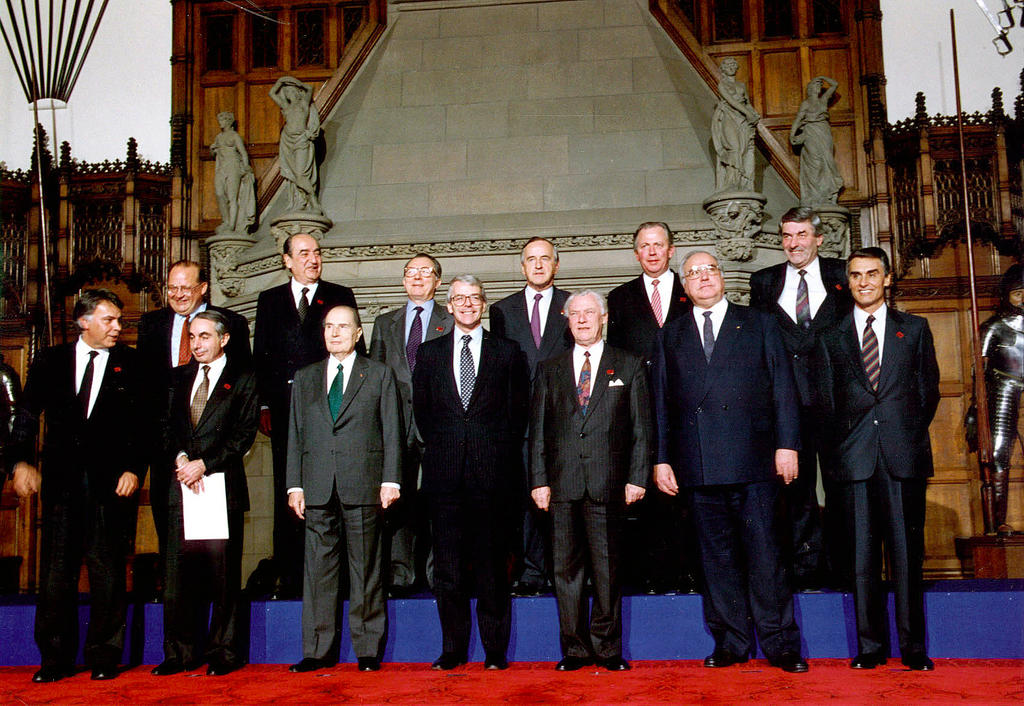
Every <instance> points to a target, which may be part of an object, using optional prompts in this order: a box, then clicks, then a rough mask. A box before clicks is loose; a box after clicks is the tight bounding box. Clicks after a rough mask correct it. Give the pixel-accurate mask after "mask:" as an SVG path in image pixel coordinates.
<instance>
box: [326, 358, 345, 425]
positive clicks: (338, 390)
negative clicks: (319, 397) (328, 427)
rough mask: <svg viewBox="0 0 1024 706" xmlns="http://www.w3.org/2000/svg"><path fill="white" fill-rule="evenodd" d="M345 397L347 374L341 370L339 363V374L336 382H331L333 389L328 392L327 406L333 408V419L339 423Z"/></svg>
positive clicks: (336, 376) (335, 377)
mask: <svg viewBox="0 0 1024 706" xmlns="http://www.w3.org/2000/svg"><path fill="white" fill-rule="evenodd" d="M344 397H345V373H344V371H342V369H341V363H338V374H337V375H335V376H334V381H333V382H331V389H330V390H328V391H327V406H328V407H330V408H331V419H334V420H335V421H337V419H338V414H339V413H340V412H341V401H342V399H344Z"/></svg>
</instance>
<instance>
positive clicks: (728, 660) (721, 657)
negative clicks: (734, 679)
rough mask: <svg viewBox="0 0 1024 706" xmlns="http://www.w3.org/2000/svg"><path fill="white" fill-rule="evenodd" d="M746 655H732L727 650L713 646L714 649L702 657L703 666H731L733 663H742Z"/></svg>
mask: <svg viewBox="0 0 1024 706" xmlns="http://www.w3.org/2000/svg"><path fill="white" fill-rule="evenodd" d="M746 661H747V657H746V656H743V657H740V656H739V655H734V654H733V653H732V652H730V651H729V650H725V649H719V648H717V647H716V648H715V651H714V652H712V653H711V654H709V655H708V656H707V657H705V658H704V666H705V667H711V668H712V669H716V668H718V667H731V666H732V665H734V664H743V663H745V662H746Z"/></svg>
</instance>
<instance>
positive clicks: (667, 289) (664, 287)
mask: <svg viewBox="0 0 1024 706" xmlns="http://www.w3.org/2000/svg"><path fill="white" fill-rule="evenodd" d="M675 278H676V276H675V275H674V274H672V270H665V271H664V272H662V273H661V274H660V275H658V276H657V277H651V276H650V275H649V274H647V273H646V272H644V292H646V293H647V303H648V304H649V303H650V302H651V297H652V296H654V280H658V294H660V295H661V318H662V320H667V319H668V308H669V307H670V306H671V305H672V286H673V285H674V284H675Z"/></svg>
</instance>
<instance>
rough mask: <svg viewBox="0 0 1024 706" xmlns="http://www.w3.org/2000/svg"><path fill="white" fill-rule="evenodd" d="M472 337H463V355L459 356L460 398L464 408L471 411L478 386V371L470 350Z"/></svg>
mask: <svg viewBox="0 0 1024 706" xmlns="http://www.w3.org/2000/svg"><path fill="white" fill-rule="evenodd" d="M471 340H473V337H472V336H470V335H468V334H467V335H465V336H463V337H462V353H461V354H460V355H459V388H460V392H459V397H460V398H461V399H462V408H463V409H469V400H470V398H472V397H473V386H474V385H476V370H475V369H474V368H473V352H472V351H470V350H469V342H470V341H471Z"/></svg>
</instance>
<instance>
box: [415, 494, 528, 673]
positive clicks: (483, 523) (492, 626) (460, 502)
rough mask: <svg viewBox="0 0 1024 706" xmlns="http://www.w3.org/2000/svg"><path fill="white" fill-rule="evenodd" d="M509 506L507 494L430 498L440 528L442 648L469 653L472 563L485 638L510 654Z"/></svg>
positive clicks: (437, 589)
mask: <svg viewBox="0 0 1024 706" xmlns="http://www.w3.org/2000/svg"><path fill="white" fill-rule="evenodd" d="M508 516H509V513H508V508H507V499H506V498H505V497H493V496H490V497H480V496H477V497H468V496H463V495H435V496H433V497H431V498H430V519H431V530H432V532H433V534H434V595H435V596H436V598H437V612H438V616H439V617H440V619H441V635H442V643H443V644H442V650H443V651H444V652H449V653H453V654H455V655H458V656H460V657H466V656H467V655H468V654H469V632H470V623H471V618H470V610H469V599H470V576H469V574H470V567H472V572H473V576H474V579H475V586H476V596H477V604H476V618H477V626H478V628H479V630H480V641H481V642H482V643H483V646H484V650H485V651H486V652H488V653H495V654H502V655H504V654H505V652H506V650H507V649H508V641H509V635H510V632H511V617H510V613H511V603H510V601H509V595H508V571H507V568H506V558H507V555H508V534H509V530H508Z"/></svg>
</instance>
